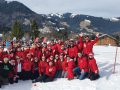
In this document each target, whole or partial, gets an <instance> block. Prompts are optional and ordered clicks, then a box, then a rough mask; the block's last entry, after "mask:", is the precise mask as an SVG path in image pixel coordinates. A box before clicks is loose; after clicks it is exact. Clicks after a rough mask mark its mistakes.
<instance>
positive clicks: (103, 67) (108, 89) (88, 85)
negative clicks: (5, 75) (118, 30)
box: [0, 46, 120, 90]
mask: <svg viewBox="0 0 120 90" xmlns="http://www.w3.org/2000/svg"><path fill="white" fill-rule="evenodd" d="M115 52H116V47H112V46H94V53H95V58H96V60H97V64H98V67H99V70H100V76H101V78H100V79H99V80H96V81H90V80H89V79H85V80H82V81H80V80H77V79H74V80H72V81H68V80H67V79H58V80H56V81H54V82H49V83H36V86H34V85H33V84H32V83H31V81H20V82H19V83H17V84H13V85H7V86H4V87H3V88H2V89H0V90H120V47H119V49H118V56H117V62H116V73H115V74H112V71H113V64H114V59H115Z"/></svg>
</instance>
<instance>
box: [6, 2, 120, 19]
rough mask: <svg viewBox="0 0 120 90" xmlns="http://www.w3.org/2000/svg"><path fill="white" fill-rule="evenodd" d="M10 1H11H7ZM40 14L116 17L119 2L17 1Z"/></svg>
mask: <svg viewBox="0 0 120 90" xmlns="http://www.w3.org/2000/svg"><path fill="white" fill-rule="evenodd" d="M8 1H12V0H8ZM17 1H20V2H22V3H24V4H25V5H27V6H28V7H29V8H30V9H32V10H33V11H35V12H37V13H40V14H49V13H65V12H72V13H80V14H88V15H93V16H102V17H118V16H119V15H120V12H119V11H120V5H119V3H120V0H17Z"/></svg>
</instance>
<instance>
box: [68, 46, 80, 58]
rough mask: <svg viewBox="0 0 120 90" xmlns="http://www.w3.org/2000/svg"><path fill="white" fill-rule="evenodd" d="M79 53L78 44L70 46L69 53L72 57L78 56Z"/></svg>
mask: <svg viewBox="0 0 120 90" xmlns="http://www.w3.org/2000/svg"><path fill="white" fill-rule="evenodd" d="M77 53H78V48H77V47H76V46H73V47H71V48H68V55H69V56H70V57H71V58H74V57H76V56H77Z"/></svg>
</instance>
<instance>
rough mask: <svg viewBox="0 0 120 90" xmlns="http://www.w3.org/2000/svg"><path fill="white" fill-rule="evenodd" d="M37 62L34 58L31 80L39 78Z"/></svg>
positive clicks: (36, 58)
mask: <svg viewBox="0 0 120 90" xmlns="http://www.w3.org/2000/svg"><path fill="white" fill-rule="evenodd" d="M38 61H39V60H38V57H34V60H33V61H32V80H33V79H37V78H38V77H39V72H38Z"/></svg>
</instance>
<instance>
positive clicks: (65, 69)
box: [62, 57, 68, 78]
mask: <svg viewBox="0 0 120 90" xmlns="http://www.w3.org/2000/svg"><path fill="white" fill-rule="evenodd" d="M62 69H63V71H62V78H66V77H67V69H68V62H67V60H66V57H65V58H64V61H63V62H62Z"/></svg>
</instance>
